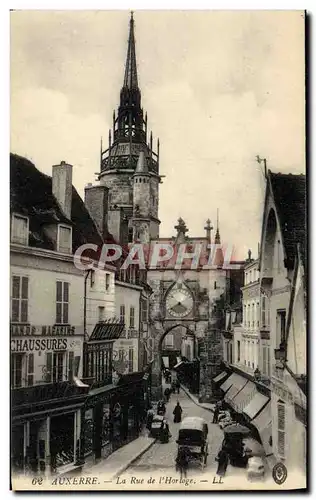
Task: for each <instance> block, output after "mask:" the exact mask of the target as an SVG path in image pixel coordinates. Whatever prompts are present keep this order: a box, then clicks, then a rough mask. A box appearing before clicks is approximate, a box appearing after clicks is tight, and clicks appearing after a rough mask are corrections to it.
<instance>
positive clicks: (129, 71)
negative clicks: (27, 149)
mask: <svg viewBox="0 0 316 500" xmlns="http://www.w3.org/2000/svg"><path fill="white" fill-rule="evenodd" d="M140 164H141V165H140ZM140 174H141V175H140ZM98 178H99V180H100V185H102V186H105V187H106V188H107V189H108V216H107V223H108V229H109V231H110V233H111V234H113V236H114V238H115V239H116V240H117V241H119V242H120V243H122V244H126V243H128V242H133V241H135V240H140V241H142V242H144V243H149V240H150V239H153V238H154V239H156V238H158V237H159V224H160V220H159V219H158V202H159V183H160V182H161V177H160V175H159V139H158V141H157V149H156V152H155V151H154V147H153V134H152V132H150V134H149V133H148V118H147V113H144V111H143V108H142V103H141V91H140V89H139V85H138V74H137V64H136V42H135V21H134V18H133V14H131V18H130V22H129V37H128V45H127V55H126V63H125V70H124V79H123V85H122V88H121V91H120V103H119V107H118V110H117V112H115V111H114V112H113V126H112V130H110V131H109V144H108V148H107V149H105V150H104V149H103V145H102V143H101V152H100V173H99V174H98Z"/></svg>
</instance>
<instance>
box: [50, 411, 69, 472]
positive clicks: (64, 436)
mask: <svg viewBox="0 0 316 500" xmlns="http://www.w3.org/2000/svg"><path fill="white" fill-rule="evenodd" d="M50 429H51V438H50V439H51V441H50V451H51V461H52V468H53V470H56V469H57V468H58V467H61V466H62V465H66V464H69V463H72V462H73V461H74V414H73V413H69V414H67V415H60V416H58V417H54V418H52V419H51V427H50Z"/></svg>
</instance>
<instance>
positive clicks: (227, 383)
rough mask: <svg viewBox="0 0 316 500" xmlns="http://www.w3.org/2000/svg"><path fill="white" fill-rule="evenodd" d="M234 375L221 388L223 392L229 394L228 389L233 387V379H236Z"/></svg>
mask: <svg viewBox="0 0 316 500" xmlns="http://www.w3.org/2000/svg"><path fill="white" fill-rule="evenodd" d="M234 375H235V374H234V373H233V374H232V375H231V376H230V377H228V379H227V380H225V382H224V383H223V384H222V385H221V386H220V388H221V389H222V391H224V392H227V391H228V389H229V388H230V387H231V386H232V385H233V377H234Z"/></svg>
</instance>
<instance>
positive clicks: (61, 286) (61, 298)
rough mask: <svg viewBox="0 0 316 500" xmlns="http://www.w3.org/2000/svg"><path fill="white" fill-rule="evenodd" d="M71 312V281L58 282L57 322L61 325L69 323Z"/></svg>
mask: <svg viewBox="0 0 316 500" xmlns="http://www.w3.org/2000/svg"><path fill="white" fill-rule="evenodd" d="M68 312H69V283H67V282H66V281H57V282H56V323H57V324H59V325H63V324H67V323H68Z"/></svg>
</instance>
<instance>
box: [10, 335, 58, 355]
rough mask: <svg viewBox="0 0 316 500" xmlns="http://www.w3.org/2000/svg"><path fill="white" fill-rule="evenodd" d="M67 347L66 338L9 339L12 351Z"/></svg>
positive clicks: (49, 349)
mask: <svg viewBox="0 0 316 500" xmlns="http://www.w3.org/2000/svg"><path fill="white" fill-rule="evenodd" d="M67 348H68V340H67V339H63V338H58V339H14V340H11V351H12V352H33V351H65V350H67Z"/></svg>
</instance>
